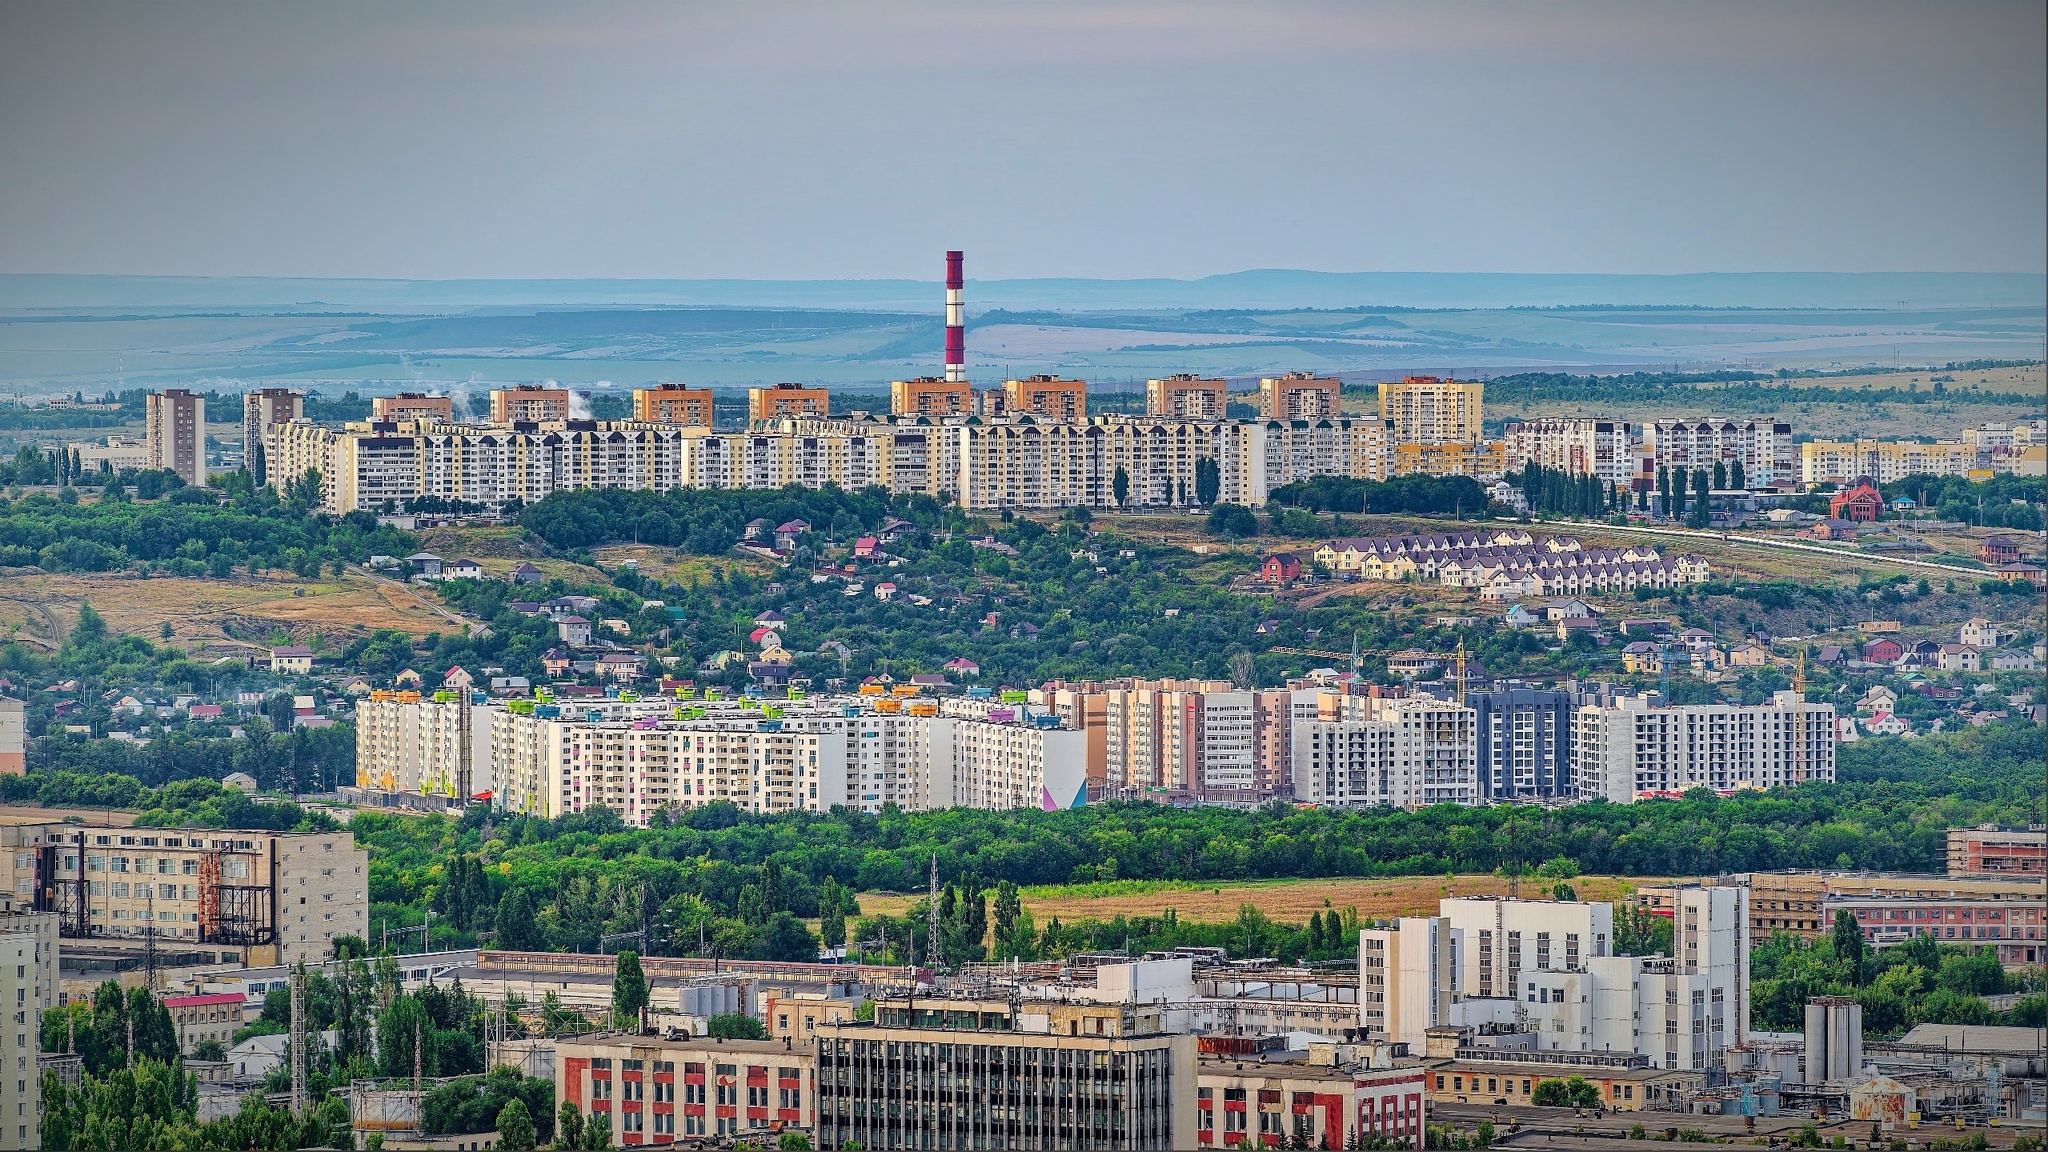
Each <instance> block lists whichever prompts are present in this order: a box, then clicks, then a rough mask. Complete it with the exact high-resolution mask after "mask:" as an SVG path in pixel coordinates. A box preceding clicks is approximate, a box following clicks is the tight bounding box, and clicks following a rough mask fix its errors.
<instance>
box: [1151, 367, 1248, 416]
mask: <svg viewBox="0 0 2048 1152" xmlns="http://www.w3.org/2000/svg"><path fill="white" fill-rule="evenodd" d="M1229 411H1230V385H1229V382H1228V381H1225V380H1207V379H1203V378H1202V377H1199V376H1196V375H1195V374H1194V373H1192V372H1180V373H1176V374H1174V375H1172V376H1168V377H1167V378H1165V379H1164V380H1147V381H1145V415H1147V416H1154V417H1159V418H1161V419H1166V420H1221V419H1223V418H1224V417H1225V416H1226V415H1228V414H1229Z"/></svg>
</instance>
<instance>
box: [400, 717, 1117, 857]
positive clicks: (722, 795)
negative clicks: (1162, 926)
mask: <svg viewBox="0 0 2048 1152" xmlns="http://www.w3.org/2000/svg"><path fill="white" fill-rule="evenodd" d="M892 708H893V709H896V710H890V709H892ZM937 711H938V709H937V707H936V706H935V705H933V704H931V703H930V702H913V703H912V704H911V705H909V707H908V708H907V709H905V708H904V707H903V706H902V705H901V703H900V702H899V701H893V700H885V701H881V702H879V704H878V703H877V702H875V701H871V700H867V699H855V698H840V699H821V700H818V701H804V702H794V703H790V704H788V705H772V704H771V705H754V706H749V705H747V704H744V703H735V702H716V701H713V702H706V703H704V704H688V705H681V706H679V705H678V703H677V702H676V701H672V700H640V701H617V700H603V701H591V702H582V701H578V702H575V703H570V704H552V703H542V704H535V703H532V702H530V701H514V702H512V703H511V704H510V705H507V706H505V707H502V708H500V707H493V708H491V709H489V724H488V733H489V737H488V746H489V749H490V757H491V761H492V763H491V767H490V772H491V778H492V781H493V783H494V784H495V785H496V797H497V801H496V802H497V803H498V804H499V805H500V806H501V807H504V808H506V809H508V810H511V811H516V812H524V813H528V814H531V815H538V816H546V817H550V818H552V817H558V816H561V815H564V814H567V813H570V812H578V811H582V810H583V809H585V808H588V807H595V806H598V805H603V806H604V807H607V808H610V809H611V810H613V811H614V812H617V813H618V814H619V815H620V817H621V818H622V819H624V820H625V821H626V822H627V823H629V824H634V825H638V826H642V827H644V826H646V824H647V823H648V821H649V819H650V818H652V817H653V815H654V814H655V813H656V812H658V811H660V810H662V809H663V808H681V809H689V808H695V807H699V806H702V805H705V804H710V803H715V802H718V801H730V802H732V803H733V804H736V805H738V806H739V807H740V808H741V809H743V810H745V811H748V812H752V813H775V812H786V811H795V810H805V811H820V812H822V811H827V810H829V809H830V808H832V807H833V806H834V805H846V806H849V807H853V808H858V809H860V810H862V811H867V812H879V811H881V809H882V808H883V806H884V805H889V804H894V805H896V806H897V807H899V808H905V809H910V810H913V811H916V810H923V809H929V808H947V807H974V808H1019V807H1034V806H1035V807H1045V806H1048V805H1050V806H1053V807H1062V808H1064V807H1070V806H1072V805H1073V804H1075V803H1076V802H1077V800H1078V799H1079V798H1080V797H1081V796H1082V790H1083V789H1084V788H1085V785H1086V781H1087V754H1086V749H1085V747H1084V744H1083V741H1084V739H1085V737H1084V735H1083V734H1082V733H1081V732H1079V731H1075V730H1072V729H1067V728H1059V727H1050V726H1047V725H1048V724H1049V723H1053V722H1050V721H1048V720H1047V719H1045V718H1043V717H1028V716H1024V715H1022V714H1020V713H1019V712H1017V711H1016V710H1014V709H1009V708H1005V707H1002V706H995V707H991V708H989V709H988V710H987V715H986V716H984V717H976V716H973V715H964V714H963V715H944V716H942V715H938V714H937ZM483 730H484V729H483V728H482V726H481V725H479V731H480V732H481V731H483ZM359 743H360V737H359Z"/></svg>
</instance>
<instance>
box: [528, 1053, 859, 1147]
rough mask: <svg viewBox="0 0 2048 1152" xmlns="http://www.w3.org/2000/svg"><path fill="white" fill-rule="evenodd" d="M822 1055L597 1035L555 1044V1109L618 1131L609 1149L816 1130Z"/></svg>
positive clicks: (613, 1133) (612, 1132)
mask: <svg viewBox="0 0 2048 1152" xmlns="http://www.w3.org/2000/svg"><path fill="white" fill-rule="evenodd" d="M817 1080H818V1076H817V1057H816V1055H815V1053H814V1050H813V1049H812V1048H811V1046H810V1045H808V1044H796V1045H791V1046H789V1047H784V1046H783V1044H782V1043H780V1042H777V1041H770V1040H712V1039H698V1040H682V1041H676V1042H672V1043H671V1042H663V1041H659V1040H656V1039H655V1038H653V1037H651V1036H627V1035H618V1036H600V1037H595V1038H591V1039H588V1040H563V1041H559V1042H558V1043H557V1044H556V1045H555V1108H556V1111H558V1112H559V1111H560V1110H561V1106H562V1103H563V1102H564V1101H568V1102H569V1103H572V1104H574V1105H575V1106H576V1108H577V1110H578V1111H580V1112H582V1113H583V1114H584V1117H585V1119H584V1123H585V1124H591V1123H597V1124H605V1125H608V1126H609V1127H610V1129H611V1134H612V1140H611V1144H612V1147H615V1148H629V1147H633V1146H635V1145H647V1144H673V1143H675V1142H676V1141H677V1140H678V1139H681V1140H686V1141H693V1142H695V1141H701V1140H704V1139H705V1138H707V1137H710V1138H714V1139H724V1140H731V1139H733V1138H734V1137H736V1136H739V1135H744V1134H747V1133H755V1134H766V1133H770V1132H776V1131H782V1130H786V1129H804V1130H809V1129H811V1128H812V1127H814V1126H815V1125H816V1123H817V1115H818V1109H817Z"/></svg>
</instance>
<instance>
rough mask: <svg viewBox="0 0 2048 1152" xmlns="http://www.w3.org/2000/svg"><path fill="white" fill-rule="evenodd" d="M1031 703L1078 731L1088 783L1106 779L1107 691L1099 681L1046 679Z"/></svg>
mask: <svg viewBox="0 0 2048 1152" xmlns="http://www.w3.org/2000/svg"><path fill="white" fill-rule="evenodd" d="M1028 699H1029V700H1030V702H1031V704H1032V706H1033V707H1034V708H1036V709H1038V710H1039V711H1040V712H1041V713H1043V714H1045V715H1048V716H1057V717H1059V720H1060V723H1061V724H1063V725H1065V726H1066V727H1068V728H1072V729H1073V730H1074V731H1076V732H1079V733H1081V742H1082V750H1083V756H1084V759H1085V763H1086V764H1087V776H1088V786H1089V787H1090V788H1095V789H1100V788H1103V787H1105V786H1106V785H1107V784H1108V782H1109V695H1108V693H1106V692H1105V691H1103V689H1102V686H1101V685H1099V684H1088V683H1083V684H1070V683H1067V682H1066V681H1062V680H1049V681H1047V682H1046V683H1045V684H1043V685H1041V686H1040V687H1037V688H1033V689H1032V690H1031V692H1030V695H1029V697H1028Z"/></svg>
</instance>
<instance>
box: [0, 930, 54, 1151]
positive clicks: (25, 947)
mask: <svg viewBox="0 0 2048 1152" xmlns="http://www.w3.org/2000/svg"><path fill="white" fill-rule="evenodd" d="M56 919H57V918H56V917H55V916H52V915H49V914H47V913H45V914H29V915H10V916H0V1004H6V1005H8V1006H9V1007H10V1009H11V1011H12V1013H13V1015H12V1019H11V1020H10V1021H9V1022H8V1023H7V1024H5V1025H0V1053H4V1055H0V1060H12V1061H14V1066H13V1067H12V1068H7V1067H4V1066H0V1149H6V1150H10V1152H11V1150H14V1149H23V1150H25V1149H31V1148H41V1147H42V1146H43V1139H42V1117H43V1083H42V1080H43V1077H42V1072H41V1071H40V1070H39V1069H38V1068H37V1067H36V1057H37V1055H38V1054H40V1053H41V1052H42V1035H41V1031H42V1028H41V1025H42V1019H43V1013H44V1012H45V1011H48V1010H49V1009H51V1008H55V1007H56V1006H57V997H56V981H57V968H58V955H57V950H58V943H57V931H56ZM9 1033H12V1034H13V1035H12V1039H13V1041H14V1043H12V1044H8V1043H7V1040H8V1039H9V1035H8V1034H9Z"/></svg>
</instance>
